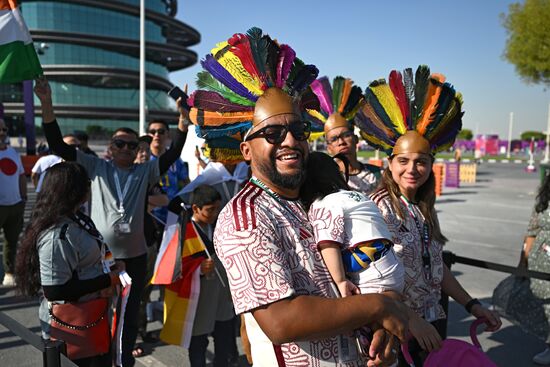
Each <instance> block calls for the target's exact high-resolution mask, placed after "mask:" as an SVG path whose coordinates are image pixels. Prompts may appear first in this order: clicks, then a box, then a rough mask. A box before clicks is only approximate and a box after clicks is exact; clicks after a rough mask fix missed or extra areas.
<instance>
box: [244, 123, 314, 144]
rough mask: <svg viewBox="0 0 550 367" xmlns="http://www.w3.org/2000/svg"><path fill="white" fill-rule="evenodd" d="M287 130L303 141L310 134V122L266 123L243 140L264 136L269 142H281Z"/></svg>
mask: <svg viewBox="0 0 550 367" xmlns="http://www.w3.org/2000/svg"><path fill="white" fill-rule="evenodd" d="M289 131H290V133H291V134H292V136H293V137H294V139H296V140H298V141H304V140H307V138H309V135H310V134H311V124H310V123H309V121H300V122H294V123H291V124H290V125H268V126H266V127H263V128H261V129H260V130H258V131H256V132H254V133H252V134H250V135H248V137H246V138H245V139H244V140H246V141H248V140H252V139H256V138H264V139H265V140H267V142H268V143H269V144H281V143H282V142H283V141H285V139H286V134H287V133H288V132H289Z"/></svg>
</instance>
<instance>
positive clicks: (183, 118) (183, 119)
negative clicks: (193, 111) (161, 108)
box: [176, 84, 191, 132]
mask: <svg viewBox="0 0 550 367" xmlns="http://www.w3.org/2000/svg"><path fill="white" fill-rule="evenodd" d="M184 91H185V94H187V84H186V85H185V87H184ZM176 106H177V107H178V111H179V113H180V118H179V122H178V129H179V130H180V131H183V132H186V131H187V128H188V126H189V124H190V123H191V121H190V120H189V111H187V109H186V108H184V106H185V107H186V106H187V101H184V100H183V99H182V97H179V98H178V99H177V100H176Z"/></svg>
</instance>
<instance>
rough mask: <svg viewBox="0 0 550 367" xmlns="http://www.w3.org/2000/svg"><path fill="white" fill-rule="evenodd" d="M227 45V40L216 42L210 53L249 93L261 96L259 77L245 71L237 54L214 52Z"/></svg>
mask: <svg viewBox="0 0 550 367" xmlns="http://www.w3.org/2000/svg"><path fill="white" fill-rule="evenodd" d="M227 45H228V43H227V42H220V43H218V44H217V45H216V47H215V48H213V49H212V50H211V53H212V55H214V56H215V57H216V60H217V61H218V62H219V63H220V65H222V66H223V67H224V68H225V70H227V71H228V72H229V74H231V76H233V78H235V80H237V81H238V82H239V83H241V84H242V85H243V86H244V87H245V88H246V89H248V90H249V91H250V93H252V94H254V95H256V96H261V95H262V94H263V93H264V91H263V90H262V87H261V82H260V79H259V78H257V77H254V76H252V75H250V73H249V72H248V71H246V69H245V68H244V66H243V64H242V62H241V59H239V57H238V56H236V55H235V54H234V53H232V52H230V51H227V52H224V53H223V54H221V55H216V53H218V52H219V51H221V50H222V49H223V48H224V47H226V46H227Z"/></svg>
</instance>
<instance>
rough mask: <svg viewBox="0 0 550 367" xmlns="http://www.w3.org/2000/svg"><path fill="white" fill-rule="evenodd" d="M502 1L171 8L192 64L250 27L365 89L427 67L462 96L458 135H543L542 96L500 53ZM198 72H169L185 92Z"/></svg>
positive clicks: (212, 3)
mask: <svg viewBox="0 0 550 367" xmlns="http://www.w3.org/2000/svg"><path fill="white" fill-rule="evenodd" d="M512 2H514V1H509V0H483V1H479V0H461V1H447V0H445V1H437V0H415V1H407V0H402V1H397V0H384V1H377V0H363V1H360V0H349V1H342V0H341V1H323V0H317V1H314V0H293V1H289V0H273V1H244V0H234V1H229V0H204V1H196V0H179V10H178V15H177V17H178V19H180V20H182V21H184V22H186V23H187V24H189V25H191V26H193V27H194V28H195V29H197V30H198V31H199V32H200V33H201V36H202V40H201V42H200V43H199V44H198V45H196V46H194V47H192V49H193V50H194V51H195V52H197V54H198V55H199V59H202V58H204V56H205V55H206V54H207V53H209V52H210V50H211V49H212V48H213V47H214V45H215V44H216V43H217V42H221V41H223V40H227V38H229V37H230V36H231V35H232V34H233V33H238V32H241V33H245V32H246V30H247V29H248V28H250V27H251V26H258V27H260V28H262V29H263V30H264V32H266V33H268V34H270V35H271V36H272V37H273V38H277V39H278V40H279V42H281V43H287V44H289V45H291V46H292V47H293V48H294V50H295V51H296V53H297V56H298V57H300V58H301V59H302V60H304V62H306V63H309V64H315V65H316V66H317V67H318V68H319V71H320V74H319V75H320V76H321V75H327V76H329V78H331V79H332V78H333V77H334V76H336V75H343V76H346V77H350V78H352V79H353V80H354V81H355V83H356V84H358V85H359V86H361V87H362V88H365V87H366V86H367V85H368V83H369V82H370V81H372V80H374V79H378V78H381V77H385V78H387V76H388V75H389V72H390V70H392V69H398V70H402V69H404V68H406V67H412V68H413V69H415V68H416V67H417V66H418V65H419V64H427V65H429V66H430V68H431V70H432V71H437V72H441V73H443V74H445V75H446V76H447V80H448V81H449V82H450V83H452V84H453V85H454V86H455V88H456V89H457V90H458V91H460V92H462V94H463V95H464V110H465V111H466V114H465V115H464V128H468V129H471V130H472V131H474V133H475V132H476V131H478V132H479V133H495V134H499V135H500V136H501V138H504V139H506V138H507V136H508V125H509V116H510V112H514V127H513V136H514V137H517V136H519V134H520V133H521V132H523V131H526V130H538V131H543V130H544V131H545V130H546V126H547V114H548V103H549V102H550V92H549V91H545V90H544V89H543V87H542V86H540V85H539V86H536V85H526V84H524V83H523V82H522V81H521V80H520V78H519V77H518V76H517V74H516V73H515V71H514V67H513V65H511V64H509V63H507V62H506V61H505V60H504V59H503V58H502V54H503V51H504V45H505V41H506V32H505V30H504V28H503V27H502V24H501V18H500V14H501V13H503V12H507V11H508V4H510V3H512ZM200 70H201V67H200V64H199V63H197V64H196V65H194V66H193V67H190V68H187V69H185V70H183V71H180V72H176V73H172V76H171V79H172V82H174V83H175V84H177V85H180V86H181V85H183V84H184V83H186V82H187V83H189V90H190V91H193V90H194V89H195V88H196V87H195V76H196V74H197V72H198V71H200Z"/></svg>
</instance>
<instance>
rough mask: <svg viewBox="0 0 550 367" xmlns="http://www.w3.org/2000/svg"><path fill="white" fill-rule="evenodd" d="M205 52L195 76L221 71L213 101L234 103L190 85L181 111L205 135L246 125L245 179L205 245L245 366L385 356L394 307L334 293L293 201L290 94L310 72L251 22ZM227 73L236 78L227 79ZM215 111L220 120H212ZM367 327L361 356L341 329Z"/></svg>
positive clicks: (297, 161)
mask: <svg viewBox="0 0 550 367" xmlns="http://www.w3.org/2000/svg"><path fill="white" fill-rule="evenodd" d="M258 40H261V41H262V42H261V43H262V49H263V47H264V46H265V47H266V49H267V50H270V51H269V52H270V56H269V57H268V58H267V63H264V62H263V61H264V60H265V59H263V58H261V57H258V58H257V59H255V58H254V55H256V56H257V55H258V54H257V53H256V51H257V49H256V47H257V46H258V43H257V41H258ZM247 45H248V46H247ZM212 54H213V55H207V56H206V60H205V61H204V62H203V67H204V68H205V69H206V70H207V72H208V74H209V75H206V76H205V75H204V74H202V75H201V74H199V79H200V80H206V79H209V80H212V79H213V78H215V77H216V76H217V77H219V78H222V77H221V76H222V75H223V76H224V77H223V80H224V81H225V82H226V83H227V85H228V89H224V90H222V92H223V93H224V97H223V98H224V99H226V100H231V101H234V102H233V103H230V106H231V107H230V108H231V112H224V111H227V109H225V108H226V107H224V109H222V110H219V109H217V107H215V106H219V105H220V104H219V103H216V104H213V103H209V102H214V101H218V102H219V101H220V99H219V96H220V94H219V93H218V92H214V93H210V92H213V91H212V90H208V91H204V92H207V93H198V92H202V91H197V93H196V94H195V96H194V98H193V96H192V97H191V99H192V100H193V101H192V103H191V104H192V105H193V106H194V107H193V108H192V109H191V114H190V116H191V119H192V121H193V122H194V123H196V124H200V125H202V126H200V131H204V130H207V129H209V128H210V129H211V130H209V132H210V133H212V132H213V131H216V132H217V133H220V132H221V131H226V132H227V131H228V135H230V136H235V135H238V133H239V131H242V130H239V129H242V128H244V129H246V130H245V131H246V134H245V135H244V137H243V142H242V143H241V145H240V150H241V152H242V154H243V157H244V159H245V161H247V162H249V163H250V165H251V170H252V178H251V180H250V181H249V182H248V183H247V184H246V186H245V187H244V188H243V189H242V190H241V191H240V192H239V193H238V194H237V195H236V196H235V197H234V198H233V199H231V200H230V201H229V203H228V204H227V205H226V206H225V207H224V209H223V210H222V212H221V213H220V215H219V217H218V222H217V224H216V229H215V233H214V245H215V248H216V252H217V254H218V256H219V258H220V260H221V261H222V263H223V264H224V266H225V268H226V271H227V275H228V281H229V285H230V289H231V295H232V298H233V303H234V306H235V311H236V312H237V313H238V314H244V318H245V323H246V329H247V333H248V337H249V339H250V341H251V348H252V359H253V362H254V366H277V365H279V366H281V365H285V366H344V365H345V366H364V365H369V366H374V365H383V362H384V361H385V362H387V361H391V360H392V359H394V358H395V351H394V350H393V349H392V347H393V346H394V345H395V344H394V338H393V335H396V336H398V337H399V338H400V339H401V340H402V341H404V340H405V333H406V323H407V320H406V318H405V316H403V315H404V313H405V312H404V310H403V306H402V304H401V303H399V302H396V301H393V300H391V299H389V298H388V297H385V296H382V295H380V294H371V295H357V296H353V297H346V298H337V293H336V291H335V289H334V284H333V283H332V282H331V278H330V274H329V273H328V270H327V269H326V267H325V265H324V263H323V262H322V259H321V257H320V255H319V252H318V250H317V248H316V244H315V240H314V238H313V235H312V233H313V230H312V227H311V224H310V223H309V222H308V219H307V214H306V212H305V210H304V208H303V206H302V205H301V204H300V201H299V200H298V199H299V198H298V194H299V189H300V185H301V184H302V182H303V179H304V175H305V167H306V162H307V158H308V143H307V138H308V137H309V134H310V124H309V122H305V121H304V119H303V117H302V111H301V106H300V96H301V94H302V93H303V92H304V90H305V89H306V88H307V86H308V85H309V84H310V83H311V82H312V81H313V80H314V79H315V77H316V76H317V69H316V68H315V67H314V66H313V65H304V64H303V63H302V62H301V61H298V60H297V59H295V53H294V51H293V50H292V49H291V48H290V47H289V46H288V45H279V44H278V43H276V42H275V41H272V40H271V38H270V37H269V36H267V35H262V31H261V30H260V29H258V28H252V29H250V30H249V31H248V33H247V34H246V35H244V34H236V35H234V36H233V37H232V38H230V39H229V40H228V42H225V43H221V44H218V48H215V49H214V50H212ZM214 55H215V57H214ZM260 55H261V52H260ZM239 58H240V59H239ZM241 59H242V60H247V61H250V60H258V61H255V64H254V67H253V66H252V65H250V63H246V61H245V63H246V65H247V67H248V70H251V73H252V74H253V75H252V74H244V75H243V74H240V73H239V70H240V69H239V68H234V67H233V66H235V64H234V63H235V62H237V63H238V64H241V61H239V60H241ZM272 60H281V61H280V62H279V63H270V62H271V61H272ZM219 65H224V66H223V71H222V70H221V69H220V67H219ZM241 65H242V64H241ZM232 73H233V74H235V75H233V74H232ZM228 74H229V76H231V78H233V79H234V80H237V79H238V80H240V82H238V84H237V83H234V82H232V83H229V82H228V80H230V79H229V76H228ZM237 74H238V75H237ZM243 83H244V84H243ZM198 85H199V86H201V84H200V83H198ZM209 85H213V84H212V83H209ZM229 89H230V92H228V90H229ZM235 91H237V92H235ZM250 91H253V92H250ZM248 92H250V93H248ZM215 94H216V95H215ZM239 95H240V96H241V97H244V96H246V97H245V98H239V97H238V96H239ZM197 96H204V97H205V98H197ZM235 101H237V102H235ZM224 104H225V105H226V106H227V102H226V103H224ZM220 117H226V119H225V121H224V123H222V124H220V121H219V119H220ZM220 125H223V126H221V127H220ZM216 129H218V130H216ZM235 130H237V131H235ZM367 324H368V325H370V326H372V327H374V328H375V330H376V331H375V332H374V338H373V341H372V343H371V347H370V350H369V351H367V353H368V354H369V355H370V357H371V358H372V359H370V360H368V361H367V357H366V356H364V355H361V354H360V353H359V352H358V350H357V348H356V347H355V346H356V344H355V340H354V338H353V337H352V336H351V335H352V334H351V332H352V330H354V329H356V328H360V327H362V326H363V325H367Z"/></svg>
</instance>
